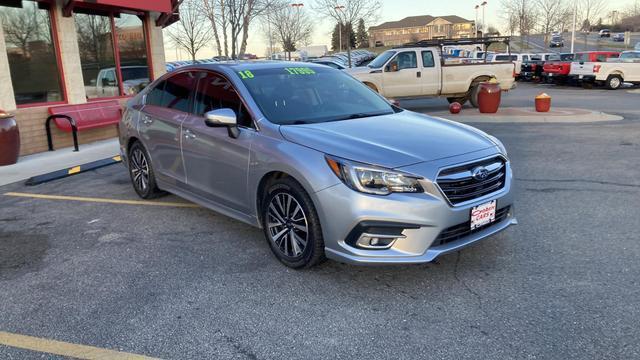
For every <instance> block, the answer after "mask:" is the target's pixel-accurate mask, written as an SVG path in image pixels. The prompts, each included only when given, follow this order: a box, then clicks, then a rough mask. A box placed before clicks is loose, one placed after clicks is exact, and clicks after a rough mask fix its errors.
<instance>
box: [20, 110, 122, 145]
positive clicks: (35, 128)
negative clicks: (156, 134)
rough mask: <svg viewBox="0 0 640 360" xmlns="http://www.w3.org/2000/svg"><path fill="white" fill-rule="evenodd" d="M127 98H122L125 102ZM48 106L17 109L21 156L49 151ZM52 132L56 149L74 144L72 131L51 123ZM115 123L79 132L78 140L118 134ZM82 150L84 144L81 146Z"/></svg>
mask: <svg viewBox="0 0 640 360" xmlns="http://www.w3.org/2000/svg"><path fill="white" fill-rule="evenodd" d="M126 101H127V99H122V100H121V104H124V102H126ZM47 109H48V107H46V106H43V107H33V108H23V109H18V110H16V111H15V114H16V121H17V122H18V128H19V129H20V156H23V155H29V154H34V153H38V152H43V151H47V150H48V147H47V132H46V130H45V128H44V123H45V120H46V119H47V116H48V114H47ZM51 134H52V135H53V147H54V149H61V148H64V147H70V146H73V137H72V135H71V133H66V132H63V131H60V130H58V128H56V126H55V125H54V124H51ZM117 134H118V133H117V130H116V126H115V125H111V126H108V127H103V128H98V129H91V130H85V131H79V132H78V142H79V143H80V145H82V144H88V143H91V142H94V141H98V140H105V139H110V138H114V137H116V136H117ZM80 151H82V146H81V147H80Z"/></svg>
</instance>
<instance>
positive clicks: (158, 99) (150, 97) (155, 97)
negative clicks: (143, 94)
mask: <svg viewBox="0 0 640 360" xmlns="http://www.w3.org/2000/svg"><path fill="white" fill-rule="evenodd" d="M164 84H166V81H162V82H160V83H159V84H158V85H157V86H156V87H154V88H153V89H151V90H150V91H149V92H148V93H147V98H146V100H145V104H146V105H155V106H161V104H162V92H163V90H164Z"/></svg>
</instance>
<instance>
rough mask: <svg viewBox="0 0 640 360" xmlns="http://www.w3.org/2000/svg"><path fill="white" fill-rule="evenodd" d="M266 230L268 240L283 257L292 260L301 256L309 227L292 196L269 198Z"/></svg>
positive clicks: (300, 207) (300, 208) (305, 217)
mask: <svg viewBox="0 0 640 360" xmlns="http://www.w3.org/2000/svg"><path fill="white" fill-rule="evenodd" d="M267 228H268V231H269V237H270V240H271V241H272V242H273V243H274V244H275V245H276V247H277V248H278V249H279V250H280V252H281V253H282V254H283V255H285V256H288V257H294V258H295V257H298V256H300V255H302V253H303V252H304V250H305V248H306V246H307V242H308V237H309V227H308V224H307V216H306V215H305V213H304V209H303V208H302V206H300V203H299V202H298V201H297V200H296V199H295V198H294V197H293V196H291V195H290V194H287V193H278V194H276V195H275V196H273V197H272V198H271V201H270V203H269V208H268V210H267Z"/></svg>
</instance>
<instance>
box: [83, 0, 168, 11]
mask: <svg viewBox="0 0 640 360" xmlns="http://www.w3.org/2000/svg"><path fill="white" fill-rule="evenodd" d="M71 2H75V3H83V5H85V4H86V5H89V4H95V5H97V7H105V6H108V7H114V8H120V9H131V10H141V11H157V12H161V13H171V12H173V7H172V1H171V0H75V1H73V0H72V1H71Z"/></svg>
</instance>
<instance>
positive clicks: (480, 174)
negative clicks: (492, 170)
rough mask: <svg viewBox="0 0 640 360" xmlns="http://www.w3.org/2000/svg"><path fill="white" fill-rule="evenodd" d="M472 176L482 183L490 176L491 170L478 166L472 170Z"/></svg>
mask: <svg viewBox="0 0 640 360" xmlns="http://www.w3.org/2000/svg"><path fill="white" fill-rule="evenodd" d="M471 176H472V177H473V178H474V179H476V180H478V181H482V180H484V179H486V178H487V177H488V176H489V170H487V168H485V167H484V166H478V167H475V168H473V169H472V170H471Z"/></svg>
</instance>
